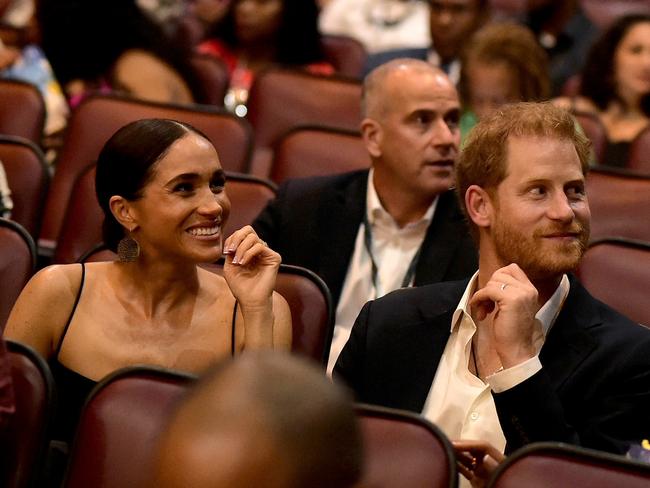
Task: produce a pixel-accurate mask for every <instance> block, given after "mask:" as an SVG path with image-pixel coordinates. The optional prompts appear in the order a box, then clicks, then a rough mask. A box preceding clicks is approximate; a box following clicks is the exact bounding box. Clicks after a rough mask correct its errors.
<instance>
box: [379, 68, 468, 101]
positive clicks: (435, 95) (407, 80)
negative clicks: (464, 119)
mask: <svg viewBox="0 0 650 488" xmlns="http://www.w3.org/2000/svg"><path fill="white" fill-rule="evenodd" d="M384 88H385V90H386V95H389V96H392V97H398V98H402V99H405V100H409V99H412V100H438V101H449V102H456V103H458V92H457V91H456V88H455V87H454V85H453V84H452V83H451V81H449V78H447V76H446V75H445V74H444V73H442V72H438V71H433V70H432V71H424V70H411V71H407V70H399V71H396V72H394V73H393V76H390V77H389V78H388V79H387V80H386V84H385V85H384Z"/></svg>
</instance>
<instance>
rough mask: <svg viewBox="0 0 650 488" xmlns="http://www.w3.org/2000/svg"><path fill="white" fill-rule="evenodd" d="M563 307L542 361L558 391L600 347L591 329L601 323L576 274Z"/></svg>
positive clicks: (548, 340)
mask: <svg viewBox="0 0 650 488" xmlns="http://www.w3.org/2000/svg"><path fill="white" fill-rule="evenodd" d="M570 280H571V281H570V283H571V288H570V290H569V295H568V296H567V299H566V301H565V302H564V306H563V307H562V310H561V311H560V314H559V315H558V318H557V320H556V321H555V324H554V325H553V327H552V328H551V330H550V332H549V334H548V337H547V338H546V341H545V342H544V346H543V347H542V350H541V352H540V356H539V358H540V361H541V362H542V365H543V366H544V369H545V370H546V372H547V374H548V375H549V377H550V378H551V382H552V383H553V386H554V387H555V390H556V391H558V390H559V389H560V388H562V386H563V385H564V384H565V383H566V381H567V380H568V379H569V378H570V377H571V375H572V374H573V372H574V371H575V370H576V368H578V366H579V365H580V364H581V363H582V362H583V361H584V360H585V359H586V358H587V356H588V355H589V354H590V353H591V352H592V351H593V350H594V348H595V347H596V346H597V344H596V341H595V339H594V338H593V337H592V335H591V334H590V333H589V331H588V329H589V328H590V327H593V326H594V325H597V324H598V323H599V322H600V317H599V314H598V312H597V311H596V310H595V309H594V307H593V303H592V299H591V297H590V296H589V294H588V293H587V291H586V290H585V289H584V288H583V287H582V285H581V284H580V283H579V282H578V281H577V280H576V279H574V278H573V277H571V278H570Z"/></svg>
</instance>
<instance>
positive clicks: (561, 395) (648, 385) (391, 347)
mask: <svg viewBox="0 0 650 488" xmlns="http://www.w3.org/2000/svg"><path fill="white" fill-rule="evenodd" d="M467 283H468V282H467V281H461V282H452V283H438V284H434V285H430V286H423V287H420V288H409V289H403V290H398V291H395V292H393V293H390V294H388V295H386V296H385V297H383V298H380V299H378V300H375V301H373V302H369V303H367V304H366V305H365V307H364V308H363V310H362V311H361V313H360V314H359V317H358V318H357V320H356V322H355V324H354V326H353V328H352V334H351V336H350V339H349V340H348V342H347V344H346V346H345V347H344V348H343V351H342V352H341V355H340V356H339V359H338V361H337V363H336V366H335V368H334V379H335V380H339V381H344V382H345V383H347V384H348V385H349V386H350V387H351V388H352V389H353V391H354V393H355V395H356V399H357V401H360V402H365V403H371V404H375V405H382V406H385V407H392V408H401V409H405V410H411V411H413V412H417V413H420V412H421V411H422V409H423V408H424V404H425V402H426V399H427V396H428V394H429V390H430V389H431V385H432V383H433V379H434V376H435V374H436V370H437V369H438V364H439V362H440V359H441V357H442V354H443V352H444V349H445V346H446V344H447V340H448V339H449V335H450V328H451V319H452V315H453V313H454V311H455V310H456V307H457V306H458V303H459V301H460V299H461V297H462V295H463V292H464V291H465V288H466V286H467ZM570 284H571V288H570V291H569V294H568V296H567V299H566V300H565V302H564V306H563V307H562V310H561V311H560V314H559V315H558V318H557V320H556V321H555V324H554V325H553V326H552V328H551V330H550V331H549V333H548V336H547V338H546V341H545V343H544V346H543V347H542V350H541V352H540V356H539V358H540V361H541V363H542V369H541V371H539V372H538V373H536V374H535V375H533V376H532V377H530V378H528V379H527V380H525V381H523V382H522V383H520V384H519V385H517V386H515V387H514V388H511V389H509V390H507V391H505V392H502V393H493V394H492V396H493V398H494V402H495V405H496V409H497V414H498V416H499V422H500V423H501V428H502V429H503V433H504V435H505V437H506V441H507V444H506V452H512V451H513V450H515V449H517V448H519V447H521V446H523V445H525V444H527V443H530V442H536V441H561V442H567V443H571V444H576V445H581V446H584V447H589V448H593V449H599V450H604V451H610V452H615V453H624V452H625V451H626V450H627V449H628V447H629V445H630V444H631V443H634V442H639V441H640V440H642V439H644V438H650V415H649V414H648V412H650V329H648V328H646V327H643V326H641V325H638V324H635V323H634V322H632V321H630V320H629V319H627V318H626V317H624V316H622V315H621V314H619V313H618V312H616V311H614V310H613V309H611V308H610V307H608V306H607V305H605V304H604V303H602V302H600V301H598V300H596V299H595V298H593V297H592V296H591V295H590V294H589V293H588V292H587V290H585V289H584V288H583V287H582V285H581V284H580V283H579V282H578V281H577V279H575V278H574V277H570Z"/></svg>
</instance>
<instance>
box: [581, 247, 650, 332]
mask: <svg viewBox="0 0 650 488" xmlns="http://www.w3.org/2000/svg"><path fill="white" fill-rule="evenodd" d="M578 276H579V278H580V281H581V282H582V284H583V285H584V286H585V287H586V288H587V289H588V290H589V292H590V293H591V294H592V295H594V296H595V297H596V298H598V299H599V300H602V301H603V302H605V303H607V304H608V305H609V306H611V307H613V308H615V309H616V310H618V311H619V312H621V313H622V314H623V315H625V316H627V317H629V318H630V319H632V320H634V321H635V322H639V323H641V324H643V325H646V326H648V327H650V310H649V309H648V290H649V289H650V243H648V242H640V241H631V240H626V239H604V240H600V241H595V242H592V243H591V245H590V246H589V249H587V252H586V253H585V255H584V257H583V258H582V261H581V262H580V267H579V269H578ZM613 283H616V286H612V284H613Z"/></svg>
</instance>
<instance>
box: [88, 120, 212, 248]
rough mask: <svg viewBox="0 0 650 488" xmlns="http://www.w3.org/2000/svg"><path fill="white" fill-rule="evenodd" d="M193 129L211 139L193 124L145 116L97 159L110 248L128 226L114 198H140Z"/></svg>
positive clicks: (118, 134) (127, 127)
mask: <svg viewBox="0 0 650 488" xmlns="http://www.w3.org/2000/svg"><path fill="white" fill-rule="evenodd" d="M190 132H194V133H196V134H198V135H199V136H201V137H203V138H204V139H206V140H209V139H208V138H207V137H206V136H205V135H204V134H203V133H202V132H200V131H199V130H197V129H195V128H194V127H192V126H190V125H189V124H185V123H182V122H178V121H176V120H168V119H143V120H137V121H135V122H131V123H130V124H127V125H125V126H124V127H122V128H121V129H119V130H118V131H117V132H116V133H115V134H113V135H112V136H111V138H110V139H109V140H108V141H107V142H106V144H105V145H104V147H103V148H102V151H101V152H100V154H99V157H98V159H97V171H96V176H95V189H96V193H97V200H98V202H99V205H100V207H101V208H102V210H103V211H104V225H103V237H104V243H105V244H106V245H107V246H108V248H109V249H111V250H113V251H115V250H116V249H117V244H118V242H119V241H120V239H122V238H123V237H124V228H123V227H122V225H121V224H120V223H119V222H118V221H117V220H116V219H115V217H114V216H113V213H112V212H111V209H110V203H109V202H110V199H111V197H112V196H114V195H119V196H121V197H123V198H125V199H127V200H130V201H133V200H137V199H138V198H140V197H141V196H142V189H143V188H144V186H145V185H146V184H147V182H148V181H149V179H150V178H151V175H152V174H153V167H154V165H155V164H156V163H157V162H158V161H160V160H161V159H162V158H163V157H164V156H165V155H166V154H167V152H168V151H169V148H170V147H171V146H172V145H173V144H174V143H175V142H176V141H178V140H179V139H182V138H183V137H185V136H186V135H187V134H188V133H190Z"/></svg>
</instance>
